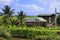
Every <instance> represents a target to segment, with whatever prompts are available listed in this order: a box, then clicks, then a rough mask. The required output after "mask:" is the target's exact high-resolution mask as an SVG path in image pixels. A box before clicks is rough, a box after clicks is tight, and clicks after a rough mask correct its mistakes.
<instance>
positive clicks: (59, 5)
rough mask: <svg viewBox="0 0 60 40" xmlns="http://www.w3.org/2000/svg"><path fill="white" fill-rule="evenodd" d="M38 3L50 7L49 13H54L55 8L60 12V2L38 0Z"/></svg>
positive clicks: (55, 0)
mask: <svg viewBox="0 0 60 40" xmlns="http://www.w3.org/2000/svg"><path fill="white" fill-rule="evenodd" d="M38 2H41V3H43V4H44V5H45V6H48V9H49V10H48V11H50V12H54V9H55V8H57V9H58V10H60V0H38Z"/></svg>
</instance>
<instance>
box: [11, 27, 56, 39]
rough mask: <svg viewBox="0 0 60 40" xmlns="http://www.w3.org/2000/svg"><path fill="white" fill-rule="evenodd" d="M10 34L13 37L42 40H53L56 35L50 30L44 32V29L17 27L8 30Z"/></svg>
mask: <svg viewBox="0 0 60 40" xmlns="http://www.w3.org/2000/svg"><path fill="white" fill-rule="evenodd" d="M10 30H11V34H12V36H14V37H20V38H28V39H42V40H48V39H49V40H52V39H55V37H56V35H57V33H56V31H52V30H48V29H46V30H44V28H42V29H41V28H40V29H38V28H34V27H32V28H31V27H30V28H29V27H19V28H17V27H16V28H15V27H14V28H10Z"/></svg>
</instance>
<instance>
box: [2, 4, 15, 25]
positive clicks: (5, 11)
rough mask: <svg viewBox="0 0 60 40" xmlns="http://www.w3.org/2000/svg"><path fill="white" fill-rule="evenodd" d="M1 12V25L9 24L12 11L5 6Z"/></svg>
mask: <svg viewBox="0 0 60 40" xmlns="http://www.w3.org/2000/svg"><path fill="white" fill-rule="evenodd" d="M2 11H3V13H2V12H1V14H3V16H4V17H3V18H2V21H3V23H4V24H6V23H11V21H10V20H11V16H12V14H13V13H14V9H12V10H11V8H10V7H9V6H8V5H6V6H5V7H4V9H2Z"/></svg>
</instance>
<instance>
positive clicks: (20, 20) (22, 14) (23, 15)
mask: <svg viewBox="0 0 60 40" xmlns="http://www.w3.org/2000/svg"><path fill="white" fill-rule="evenodd" d="M17 18H18V21H19V25H23V24H24V22H23V21H24V18H25V14H24V13H23V11H20V12H18V16H17Z"/></svg>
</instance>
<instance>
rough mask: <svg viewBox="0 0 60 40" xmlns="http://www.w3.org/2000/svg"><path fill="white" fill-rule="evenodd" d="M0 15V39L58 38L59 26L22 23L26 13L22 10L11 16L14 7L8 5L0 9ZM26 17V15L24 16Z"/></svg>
mask: <svg viewBox="0 0 60 40" xmlns="http://www.w3.org/2000/svg"><path fill="white" fill-rule="evenodd" d="M2 11H3V12H1V15H2V16H0V39H1V40H2V38H4V39H6V40H11V39H12V38H13V37H17V38H27V39H31V40H60V38H58V37H60V27H51V28H46V27H41V26H34V27H28V26H26V25H25V24H24V18H25V17H26V15H25V14H24V12H23V11H20V12H18V15H17V17H16V16H15V17H13V16H12V14H13V13H14V9H11V8H10V7H9V6H8V5H6V6H5V7H4V9H2ZM26 18H28V17H26Z"/></svg>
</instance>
